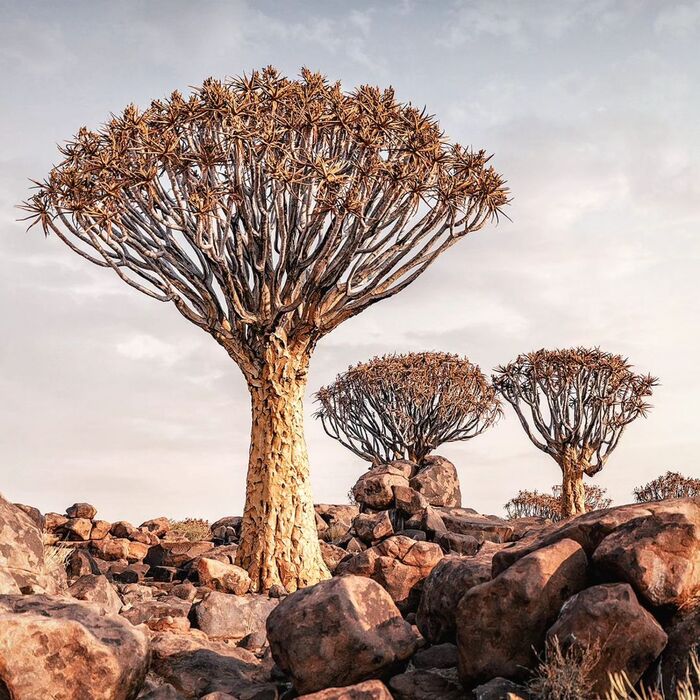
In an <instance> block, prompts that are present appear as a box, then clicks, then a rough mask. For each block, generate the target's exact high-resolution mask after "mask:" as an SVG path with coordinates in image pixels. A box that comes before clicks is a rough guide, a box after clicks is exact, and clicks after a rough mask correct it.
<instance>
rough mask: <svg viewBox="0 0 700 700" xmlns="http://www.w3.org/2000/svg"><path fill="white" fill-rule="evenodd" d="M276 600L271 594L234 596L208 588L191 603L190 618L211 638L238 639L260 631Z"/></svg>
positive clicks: (275, 605) (263, 628)
mask: <svg viewBox="0 0 700 700" xmlns="http://www.w3.org/2000/svg"><path fill="white" fill-rule="evenodd" d="M277 604H278V601H277V600H276V599H275V598H268V597H267V596H266V595H254V594H249V595H242V596H235V595H226V594H225V593H219V592H218V591H212V592H211V593H207V594H206V595H205V596H204V598H203V599H202V600H201V602H199V603H197V604H196V605H195V606H194V611H193V612H194V620H195V621H196V623H195V624H196V626H197V627H198V628H199V629H200V630H202V632H205V633H206V634H207V635H208V636H209V637H211V638H212V639H229V640H233V641H238V640H241V639H243V638H244V637H247V636H248V635H251V634H257V633H258V632H263V633H264V631H265V622H266V620H267V618H268V616H269V614H270V613H271V612H272V611H273V610H274V609H275V608H276V607H277Z"/></svg>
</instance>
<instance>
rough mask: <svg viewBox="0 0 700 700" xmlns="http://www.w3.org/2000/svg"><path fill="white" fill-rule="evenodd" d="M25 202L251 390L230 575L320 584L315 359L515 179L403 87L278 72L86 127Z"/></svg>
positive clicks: (210, 83)
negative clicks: (157, 306)
mask: <svg viewBox="0 0 700 700" xmlns="http://www.w3.org/2000/svg"><path fill="white" fill-rule="evenodd" d="M61 152H62V154H63V156H64V159H63V161H62V162H61V163H59V164H58V165H57V166H56V167H54V168H53V170H52V171H51V172H50V174H49V176H48V178H47V179H46V180H45V181H43V182H41V183H38V191H37V192H36V193H35V194H34V195H33V196H32V197H31V199H30V200H29V201H28V202H27V203H26V204H25V208H26V209H27V210H28V211H29V212H30V216H31V218H33V219H34V223H39V224H40V225H41V226H42V227H43V229H44V231H45V232H46V233H47V234H48V233H54V234H56V235H57V236H58V237H59V238H60V239H61V240H62V241H63V242H64V243H66V244H67V245H68V246H69V247H70V248H71V249H72V250H73V251H74V252H76V253H77V254H79V255H81V256H82V257H84V258H86V259H87V260H89V261H90V262H92V263H94V264H96V265H99V266H101V267H105V268H109V269H111V270H113V271H114V272H115V273H116V274H117V275H119V277H121V279H122V280H124V282H126V283H127V284H129V285H131V286H132V287H135V288H136V289H138V290H139V291H141V292H143V293H145V294H148V295H149V296H151V297H153V298H154V299H158V300H160V301H166V302H168V301H170V302H173V304H174V305H175V306H176V308H177V309H178V311H179V312H180V313H181V314H182V315H183V316H185V318H187V319H188V320H189V321H191V322H192V323H194V324H196V325H198V326H199V327H201V328H202V329H203V330H205V331H206V332H208V333H210V334H211V335H212V336H213V337H214V339H215V340H216V341H217V342H218V343H219V344H220V345H222V346H223V348H224V349H225V350H226V352H227V353H228V354H229V355H230V356H231V358H232V359H233V360H234V361H235V362H236V363H237V364H238V366H239V367H240V368H241V370H242V372H243V374H244V376H245V379H246V381H247V383H248V386H249V389H250V395H251V406H252V430H251V446H250V458H249V465H248V479H247V486H246V504H245V510H244V514H243V524H242V535H241V543H240V547H239V549H238V553H237V561H238V563H239V564H240V565H241V566H243V567H244V568H245V569H247V570H248V573H249V574H250V576H251V579H252V582H253V584H252V586H253V590H267V589H269V588H270V587H271V586H273V585H277V584H282V585H283V586H284V587H285V588H286V589H287V590H288V591H292V590H295V589H296V588H298V587H300V586H306V585H309V584H313V583H315V582H317V581H319V580H320V579H321V578H324V577H326V576H328V575H329V574H328V571H327V569H326V567H325V565H324V563H323V559H322V557H321V551H320V548H319V544H318V538H317V533H316V526H315V519H314V518H315V516H314V509H313V500H312V497H311V489H310V484H309V465H308V456H307V450H306V445H305V441H304V427H303V406H302V401H303V396H304V389H305V385H306V380H307V371H308V365H309V359H310V357H311V354H312V352H313V350H314V348H315V346H316V344H317V342H318V340H319V339H320V338H321V337H323V336H324V335H325V334H327V333H329V332H330V331H332V330H333V329H334V328H335V327H336V326H338V325H339V324H340V323H342V322H343V321H345V320H346V319H348V318H350V317H352V316H354V315H355V314H358V313H360V312H361V311H362V310H363V309H365V308H367V307H368V306H370V305H371V304H374V303H376V302H377V301H380V300H381V299H384V298H386V297H389V296H391V295H393V294H396V293H397V292H399V291H401V290H402V289H404V288H405V287H406V286H407V285H409V284H410V283H411V282H412V281H413V280H415V279H416V278H417V277H418V276H419V275H420V274H421V272H423V271H424V270H425V269H426V268H427V267H428V265H430V263H431V262H432V261H433V260H435V258H436V257H437V256H438V255H440V253H442V252H444V251H446V250H447V249H448V248H450V247H451V246H452V245H453V244H454V243H456V242H457V241H458V240H460V239H461V238H463V237H464V236H465V235H466V234H468V233H470V232H472V231H476V230H478V229H480V228H482V227H483V226H484V225H485V224H486V223H487V222H489V221H490V220H491V219H494V218H497V217H498V213H499V210H500V208H501V207H502V206H504V205H505V204H506V202H507V189H506V188H505V186H504V181H503V179H502V178H501V177H500V176H499V175H498V173H496V172H495V171H494V170H493V169H492V168H491V167H490V166H489V165H488V164H487V163H488V160H489V157H488V156H487V155H486V154H485V153H484V152H472V151H470V150H468V149H466V148H462V147H461V146H459V145H456V144H449V143H447V142H446V141H445V139H444V138H443V134H442V132H441V130H440V127H439V125H438V124H437V122H436V120H435V119H434V118H433V117H431V116H430V115H428V114H426V113H425V112H422V111H420V110H418V109H416V108H414V107H412V106H411V105H407V104H402V103H400V102H397V101H396V99H395V97H394V93H393V91H392V90H391V89H389V90H379V89H378V88H374V87H367V86H364V87H360V88H358V89H357V90H355V91H354V92H352V93H346V92H343V91H342V90H341V87H340V85H339V84H338V83H328V82H327V81H326V79H325V78H324V77H323V76H322V75H319V74H316V73H311V72H309V71H306V70H304V71H302V77H301V79H300V80H289V79H287V78H285V77H283V76H281V75H280V74H279V73H278V72H277V71H276V70H274V69H273V68H267V69H265V70H264V71H260V72H258V71H256V72H253V73H252V74H251V75H250V76H248V77H243V78H240V79H234V80H231V81H229V82H225V83H222V82H220V81H218V80H214V79H209V80H206V81H205V82H204V84H203V85H202V87H201V88H199V89H197V90H195V91H194V93H193V94H192V95H190V96H189V97H183V96H182V95H181V94H180V93H177V92H175V93H173V94H172V95H171V97H170V98H169V99H165V100H157V101H155V102H153V103H151V105H150V107H148V108H147V109H145V110H143V111H140V110H139V109H137V108H136V107H134V106H129V107H127V108H126V110H125V111H124V113H123V114H122V115H120V116H115V117H113V118H112V119H110V121H109V122H108V123H107V124H106V125H105V126H104V127H103V128H102V129H100V130H99V131H90V130H88V129H85V128H83V129H81V130H80V131H79V132H78V134H77V136H76V137H75V139H74V140H73V141H72V142H70V143H68V144H67V145H65V146H64V147H63V148H62V149H61Z"/></svg>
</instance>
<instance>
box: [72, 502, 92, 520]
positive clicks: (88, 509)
mask: <svg viewBox="0 0 700 700" xmlns="http://www.w3.org/2000/svg"><path fill="white" fill-rule="evenodd" d="M96 515H97V508H95V506H91V505H90V504H89V503H74V504H73V505H72V506H70V508H66V516H67V517H69V518H86V519H87V520H94V518H95V516H96Z"/></svg>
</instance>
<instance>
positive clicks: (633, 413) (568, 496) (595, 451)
mask: <svg viewBox="0 0 700 700" xmlns="http://www.w3.org/2000/svg"><path fill="white" fill-rule="evenodd" d="M656 383H657V380H656V379H655V378H654V377H651V376H649V375H640V374H635V373H634V372H632V370H631V368H630V365H629V364H628V362H627V360H625V359H624V358H622V357H621V356H620V355H612V354H610V353H607V352H602V351H601V350H599V349H593V350H589V349H586V348H574V349H570V350H538V351H537V352H532V353H529V354H525V355H520V356H519V357H518V358H517V359H516V360H515V361H514V362H511V363H510V364H508V365H506V366H504V367H498V368H497V369H496V375H495V376H494V384H495V386H496V388H497V389H498V391H499V392H500V393H501V395H502V396H503V397H504V398H505V399H506V400H507V401H508V402H509V403H510V404H511V405H512V406H513V408H514V409H515V412H516V414H517V416H518V418H519V419H520V423H521V425H522V426H523V428H524V430H525V432H526V433H527V436H528V437H529V438H530V440H531V441H532V442H533V444H534V445H536V446H537V447H538V448H539V449H540V450H542V451H543V452H546V453H547V454H548V455H550V457H552V458H553V459H554V460H555V461H556V462H557V464H559V466H560V468H561V470H562V475H563V480H562V491H561V501H562V515H563V516H564V517H567V516H569V515H575V514H577V513H585V512H586V494H585V490H584V485H583V475H584V474H586V475H588V476H594V475H595V474H597V473H598V472H599V471H600V470H601V469H602V468H603V466H604V465H605V462H606V460H607V458H608V456H609V455H610V453H611V452H612V451H613V450H614V449H615V447H617V444H618V442H619V440H620V437H621V436H622V433H623V431H624V429H625V426H627V425H628V424H629V423H631V422H632V421H633V420H634V419H635V418H636V417H637V416H640V415H642V416H645V415H646V413H647V411H648V410H649V408H650V405H649V404H648V403H646V401H645V399H646V398H647V397H648V396H650V395H651V393H652V388H653V387H654V386H655V385H656Z"/></svg>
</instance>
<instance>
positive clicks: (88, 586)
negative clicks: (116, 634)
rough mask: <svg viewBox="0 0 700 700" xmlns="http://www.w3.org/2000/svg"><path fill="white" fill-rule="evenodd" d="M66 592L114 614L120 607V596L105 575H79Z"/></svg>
mask: <svg viewBox="0 0 700 700" xmlns="http://www.w3.org/2000/svg"><path fill="white" fill-rule="evenodd" d="M68 592H69V593H70V594H71V595H72V596H73V597H74V598H76V599H78V600H84V601H86V602H88V603H93V604H94V605H96V606H97V607H98V608H99V609H100V610H101V611H102V612H104V613H111V614H113V615H116V614H117V613H118V612H119V611H120V610H121V608H122V601H121V598H120V597H119V596H118V595H117V592H116V591H115V590H114V587H113V586H112V584H111V583H110V582H109V581H108V580H107V577H106V576H101V575H100V576H96V575H95V574H86V575H85V576H81V577H80V578H79V579H78V580H77V581H76V582H75V583H73V584H72V585H71V586H70V587H69V589H68Z"/></svg>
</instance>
